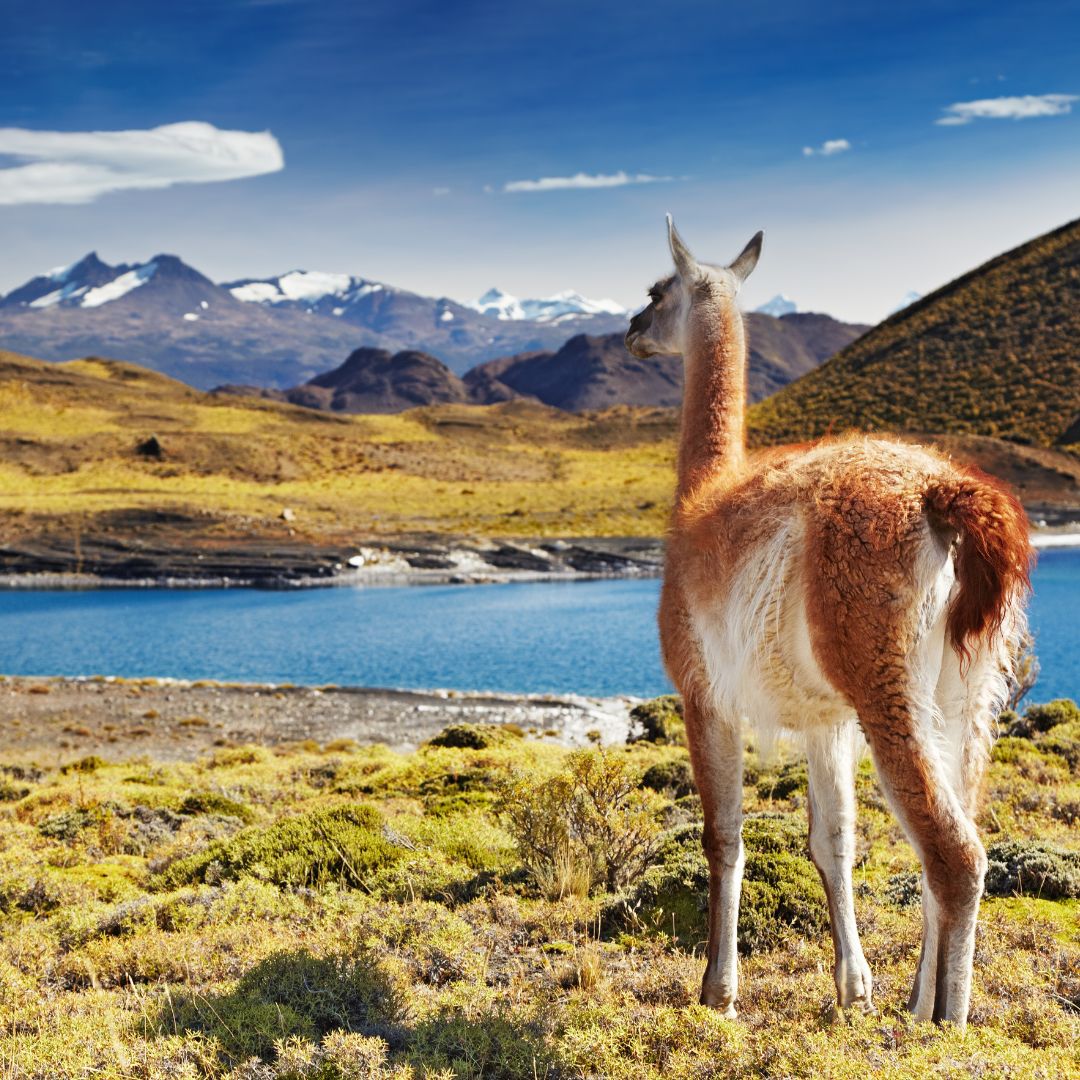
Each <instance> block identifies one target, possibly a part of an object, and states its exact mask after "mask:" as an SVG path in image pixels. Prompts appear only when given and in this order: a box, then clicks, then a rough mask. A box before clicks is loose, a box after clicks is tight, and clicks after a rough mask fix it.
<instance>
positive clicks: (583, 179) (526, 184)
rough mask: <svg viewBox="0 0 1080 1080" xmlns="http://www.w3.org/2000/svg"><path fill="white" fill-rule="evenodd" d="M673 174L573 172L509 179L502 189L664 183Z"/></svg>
mask: <svg viewBox="0 0 1080 1080" xmlns="http://www.w3.org/2000/svg"><path fill="white" fill-rule="evenodd" d="M674 179H675V177H674V176H652V175H651V174H650V173H628V172H623V171H621V170H620V171H619V172H617V173H595V174H590V173H583V172H579V173H575V174H574V175H573V176H542V177H540V179H539V180H511V181H509V182H508V183H506V184H503V191H506V192H510V193H516V192H521V191H567V190H569V189H571V188H613V187H625V186H626V185H627V184H666V183H670V182H671V181H672V180H674Z"/></svg>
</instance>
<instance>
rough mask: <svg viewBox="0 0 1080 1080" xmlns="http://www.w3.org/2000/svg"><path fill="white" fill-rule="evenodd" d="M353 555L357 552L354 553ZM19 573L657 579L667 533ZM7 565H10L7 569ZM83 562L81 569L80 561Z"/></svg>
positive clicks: (29, 579) (115, 579)
mask: <svg viewBox="0 0 1080 1080" xmlns="http://www.w3.org/2000/svg"><path fill="white" fill-rule="evenodd" d="M1032 544H1033V545H1034V547H1035V548H1036V550H1037V551H1043V550H1051V549H1053V550H1057V549H1061V548H1071V547H1080V531H1077V530H1075V529H1074V528H1069V527H1066V528H1061V529H1053V528H1051V529H1037V530H1035V531H1034V532H1033V534H1032ZM350 550H351V551H352V552H353V553H352V554H349V553H348V552H349V551H350ZM20 554H21V556H22V557H21V558H20V559H19V564H20V569H19V570H18V571H17V572H12V571H10V570H9V571H8V572H6V573H5V572H0V591H18V590H48V589H73V590H77V589H117V588H123V589H160V588H167V589H220V588H256V589H284V590H291V589H311V588H336V587H353V588H357V587H361V588H370V587H376V588H377V587H395V586H403V585H492V584H498V585H502V584H509V583H511V582H543V581H547V582H569V581H596V580H604V579H622V578H653V577H659V576H660V574H661V573H662V570H663V539H662V538H659V537H584V538H582V537H574V538H566V539H562V538H558V539H543V540H531V539H529V540H519V539H500V540H490V541H484V540H460V539H456V538H455V539H448V540H435V539H431V538H425V539H424V540H423V542H422V543H417V542H410V539H409V538H407V537H406V538H401V539H399V540H394V541H390V542H385V543H366V544H358V545H356V546H355V547H354V548H352V549H348V548H340V549H337V550H335V551H334V552H332V553H330V555H328V554H327V552H326V551H325V550H324V549H322V548H312V549H311V551H310V552H309V554H308V557H307V558H304V557H303V556H301V557H298V556H297V549H295V548H294V549H291V550H290V551H289V552H288V553H287V555H286V557H284V558H283V559H282V560H281V561H280V562H279V563H275V560H274V557H273V552H272V551H266V552H260V553H259V556H258V557H257V558H248V559H245V558H244V557H243V555H240V554H238V553H237V552H235V551H233V550H228V551H226V552H224V553H222V552H218V553H216V554H215V553H212V552H208V551H201V550H195V549H192V550H191V551H189V552H187V553H186V554H187V558H186V560H185V561H184V562H183V564H182V565H180V566H178V565H177V553H176V552H175V551H171V552H167V553H154V552H147V551H144V550H139V549H133V550H132V552H131V553H130V557H129V558H127V559H126V560H119V559H118V560H116V562H115V564H114V565H113V566H111V567H103V568H102V571H103V572H97V571H94V572H87V571H85V570H80V569H74V568H72V569H66V568H62V567H63V560H60V563H61V565H60V567H59V568H58V565H57V563H58V560H57V558H56V557H55V556H52V557H47V556H42V557H40V558H35V557H34V555H33V554H32V553H30V552H22V553H20ZM5 564H6V565H9V566H10V564H11V560H10V559H8V560H6V561H5V563H0V565H5ZM75 565H76V566H77V565H78V564H75Z"/></svg>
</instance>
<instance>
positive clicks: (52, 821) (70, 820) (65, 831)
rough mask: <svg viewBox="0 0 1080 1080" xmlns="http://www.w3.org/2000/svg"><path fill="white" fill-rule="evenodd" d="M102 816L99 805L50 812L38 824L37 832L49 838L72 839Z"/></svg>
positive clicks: (102, 811)
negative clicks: (55, 812)
mask: <svg viewBox="0 0 1080 1080" xmlns="http://www.w3.org/2000/svg"><path fill="white" fill-rule="evenodd" d="M103 816H104V810H103V809H102V808H101V807H93V808H89V809H88V808H84V807H75V808H74V809H72V810H61V811H60V813H58V814H51V815H50V816H49V817H47V818H46V819H45V820H44V821H42V822H40V823H39V824H38V827H37V829H38V832H39V833H41V835H42V836H44V837H47V838H48V839H49V840H64V841H70V840H74V839H75V837H76V836H78V835H79V833H80V832H82V831H83V829H85V828H88V827H89V826H90V825H96V824H98V823H99V822H100V821H101V819H102V817H103Z"/></svg>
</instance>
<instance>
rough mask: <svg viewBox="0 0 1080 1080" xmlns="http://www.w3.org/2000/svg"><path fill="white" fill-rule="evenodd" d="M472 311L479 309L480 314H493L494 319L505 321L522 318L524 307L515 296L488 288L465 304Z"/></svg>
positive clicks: (523, 316)
mask: <svg viewBox="0 0 1080 1080" xmlns="http://www.w3.org/2000/svg"><path fill="white" fill-rule="evenodd" d="M465 306H466V307H467V308H472V309H473V311H479V312H480V314H481V315H494V316H495V318H496V319H502V320H503V321H506V320H508V319H513V320H517V319H524V318H525V309H524V308H523V307H522V306H521V301H520V300H518V298H517V297H516V296H511V295H510V294H509V293H504V292H503V291H502V289H488V291H487V292H486V293H484V295H483V296H481V297H479V298H478V299H476V300H472V301H470V302H469V303H467V304H466V305H465Z"/></svg>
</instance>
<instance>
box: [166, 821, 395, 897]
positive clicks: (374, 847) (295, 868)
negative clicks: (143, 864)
mask: <svg viewBox="0 0 1080 1080" xmlns="http://www.w3.org/2000/svg"><path fill="white" fill-rule="evenodd" d="M402 854H403V849H401V848H399V847H395V846H394V845H393V844H391V843H390V841H389V840H387V839H386V837H385V836H384V835H383V833H382V819H381V818H380V816H379V814H378V813H377V812H376V811H375V810H373V809H371V808H370V807H366V806H346V807H334V808H331V809H329V810H314V811H312V812H311V813H308V814H302V815H299V816H297V817H291V818H284V819H283V820H282V821H278V822H276V823H275V824H273V825H271V826H270V827H269V828H266V829H254V828H252V829H245V830H244V831H243V832H239V833H237V834H236V835H235V836H233V837H231V838H230V839H228V840H215V841H214V842H213V843H212V844H210V845H209V846H208V847H206V848H205V849H204V850H203V851H200V852H198V853H196V854H195V855H189V856H188V857H187V858H184V859H180V860H178V861H177V862H174V863H173V864H172V865H171V866H169V867H168V868H167V869H166V870H164V871H163V872H162V873H160V874H158V875H157V878H156V881H155V884H156V886H157V887H158V888H163V889H175V888H177V887H178V886H180V885H190V884H193V883H195V882H206V883H208V884H216V883H217V882H218V881H228V880H233V881H235V880H237V879H238V878H240V877H242V876H251V877H255V878H259V879H261V880H263V881H268V882H271V883H273V884H275V885H289V886H299V885H307V886H312V887H318V886H320V885H323V884H326V883H328V882H339V883H341V884H343V885H348V886H354V887H357V886H358V887H363V886H364V885H365V884H366V882H367V881H368V879H369V878H371V877H372V876H373V875H375V874H376V873H377V872H378V871H380V870H383V869H386V868H387V867H390V866H392V865H393V864H394V863H396V862H397V861H398V860H399V859H400V858H401V857H402Z"/></svg>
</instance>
